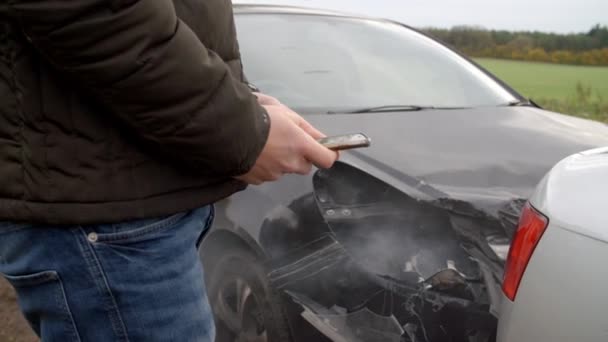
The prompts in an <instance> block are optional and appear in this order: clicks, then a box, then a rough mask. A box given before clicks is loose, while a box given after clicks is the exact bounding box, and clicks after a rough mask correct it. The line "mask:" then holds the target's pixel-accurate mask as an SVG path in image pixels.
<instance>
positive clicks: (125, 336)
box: [0, 0, 337, 342]
mask: <svg viewBox="0 0 608 342" xmlns="http://www.w3.org/2000/svg"><path fill="white" fill-rule="evenodd" d="M262 44H263V42H262V40H261V41H260V48H263V46H262ZM321 136H322V135H321V133H320V132H318V131H317V130H315V129H314V128H313V127H311V126H310V125H309V124H308V123H306V122H305V121H304V120H303V119H302V118H301V117H299V116H298V115H297V114H295V113H293V112H291V111H290V110H289V109H287V108H286V107H284V106H282V105H280V104H279V103H278V102H277V101H276V100H274V99H272V98H269V97H266V96H262V95H260V97H259V100H258V99H257V98H256V96H254V95H253V94H252V93H251V91H250V90H249V89H248V87H247V86H246V85H245V84H244V83H243V75H242V67H241V65H240V61H239V52H238V45H237V41H236V36H235V28H234V23H233V16H232V10H231V3H230V1H229V0H181V1H178V0H175V1H169V0H78V1H74V0H12V1H4V2H3V3H2V4H0V273H2V274H3V275H5V276H6V277H7V279H8V280H9V281H10V282H11V284H12V285H13V286H14V287H15V288H16V290H17V292H18V295H19V300H20V306H21V308H22V310H23V312H24V314H25V316H26V318H27V319H28V321H29V322H30V323H31V325H32V327H33V329H34V330H35V331H36V333H37V334H38V335H40V336H41V338H42V340H43V341H146V342H150V341H211V340H212V339H213V335H214V328H213V321H212V317H211V311H210V309H209V303H208V300H207V298H206V295H205V290H204V285H203V279H202V278H203V270H202V266H201V264H200V260H199V257H198V253H197V250H196V244H197V241H198V240H199V238H200V237H201V235H202V233H203V232H204V231H205V229H206V228H207V227H208V226H209V224H210V222H211V221H212V208H211V207H210V206H209V204H211V203H213V202H214V201H217V200H219V199H221V198H224V197H226V196H229V195H230V194H232V193H234V192H235V191H239V190H242V189H244V187H245V185H246V184H247V183H249V184H260V183H262V182H266V181H272V180H276V179H278V178H279V177H281V175H283V174H285V173H301V174H305V173H308V172H310V170H311V167H312V164H315V165H316V166H318V167H324V168H327V167H330V166H331V165H332V164H333V162H334V161H335V160H336V158H337V154H336V153H334V152H332V151H330V150H328V149H326V148H324V147H323V146H321V145H320V144H318V143H317V142H316V138H319V137H321Z"/></svg>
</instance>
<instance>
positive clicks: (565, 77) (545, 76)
mask: <svg viewBox="0 0 608 342" xmlns="http://www.w3.org/2000/svg"><path fill="white" fill-rule="evenodd" d="M476 61H477V62H478V63H479V64H481V65H482V66H483V67H485V68H486V69H488V70H489V71H490V72H492V73H493V74H495V75H496V76H498V77H499V78H500V79H502V80H503V81H505V82H506V83H507V84H509V85H510V86H511V87H513V88H514V89H515V90H517V91H518V92H519V93H520V94H522V95H523V96H525V97H527V98H531V99H532V100H534V101H535V102H536V103H538V104H540V105H541V106H542V107H544V108H546V109H549V110H553V111H556V112H560V113H564V114H571V115H576V116H581V117H584V118H588V119H592V120H598V121H603V122H606V123H608V67H589V66H574V65H559V64H547V63H533V62H520V61H508V60H499V59H485V58H479V59H476Z"/></svg>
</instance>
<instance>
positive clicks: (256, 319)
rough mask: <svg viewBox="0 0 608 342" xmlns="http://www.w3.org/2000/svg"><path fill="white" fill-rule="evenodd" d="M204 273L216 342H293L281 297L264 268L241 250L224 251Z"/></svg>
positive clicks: (250, 255) (249, 254) (252, 256)
mask: <svg viewBox="0 0 608 342" xmlns="http://www.w3.org/2000/svg"><path fill="white" fill-rule="evenodd" d="M210 271H211V273H210V274H207V284H208V285H207V287H208V296H209V300H210V302H211V306H212V308H213V313H214V316H215V321H216V329H217V338H216V342H290V341H292V339H291V336H290V333H289V326H288V324H287V319H286V317H285V315H284V311H283V306H282V301H281V297H280V296H279V295H278V294H277V293H276V292H275V291H274V290H273V289H272V288H271V287H270V285H269V284H268V280H267V277H266V274H267V273H266V272H265V269H264V267H262V265H260V263H259V262H258V261H257V260H256V258H255V256H254V255H253V254H251V253H249V252H247V251H244V250H242V249H241V248H231V249H230V248H229V249H226V250H225V251H224V252H223V253H222V254H221V256H220V259H219V261H218V262H214V263H213V266H212V267H211V270H210Z"/></svg>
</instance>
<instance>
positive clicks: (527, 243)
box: [502, 203, 549, 301]
mask: <svg viewBox="0 0 608 342" xmlns="http://www.w3.org/2000/svg"><path fill="white" fill-rule="evenodd" d="M548 223H549V220H548V219H547V218H546V217H545V216H543V215H542V214H541V213H539V212H538V211H536V209H534V208H532V206H531V205H530V204H529V203H527V204H526V206H525V207H524V210H523V212H522V214H521V217H520V219H519V226H518V227H517V231H516V232H515V236H514V237H513V242H512V243H511V248H510V249H509V257H508V258H507V266H506V268H505V276H504V280H503V283H502V290H503V292H504V293H505V295H506V296H507V297H508V298H509V299H510V300H512V301H513V300H515V295H516V294H517V289H518V288H519V282H520V281H521V278H522V276H523V275H524V271H525V270H526V266H528V261H530V257H531V256H532V253H533V252H534V249H535V248H536V245H537V244H538V242H539V241H540V238H541V237H542V236H543V233H544V232H545V229H546V228H547V224H548Z"/></svg>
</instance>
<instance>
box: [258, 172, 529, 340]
mask: <svg viewBox="0 0 608 342" xmlns="http://www.w3.org/2000/svg"><path fill="white" fill-rule="evenodd" d="M314 185H315V195H314V196H315V198H314V199H315V203H316V205H317V206H318V210H319V212H320V213H321V216H322V219H323V221H324V222H325V224H326V225H327V227H328V229H327V231H326V232H324V233H323V234H321V235H319V236H318V237H316V238H315V239H311V240H310V241H309V242H307V243H306V244H303V245H301V246H298V247H297V248H292V249H290V250H289V251H288V252H287V253H285V254H283V255H282V257H281V259H280V260H279V261H277V260H275V261H274V264H273V265H271V269H272V271H271V272H270V274H269V279H270V281H271V284H272V285H273V286H274V287H275V288H277V289H279V290H283V291H284V293H285V294H286V297H287V298H289V299H290V300H291V301H293V302H294V303H296V304H297V305H298V306H300V308H301V316H302V317H303V318H304V319H305V320H306V321H307V322H308V323H309V324H311V325H312V326H314V327H315V328H316V329H317V330H319V331H320V332H321V333H323V334H324V335H325V336H326V337H327V338H329V339H331V340H332V341H336V342H342V341H353V342H359V341H360V342H368V341H369V342H372V341H374V342H375V341H403V342H406V341H416V342H434V341H466V342H489V341H493V339H494V336H495V332H496V323H497V320H496V317H495V314H496V312H497V309H498V306H499V300H500V285H499V284H500V283H501V278H502V269H503V265H504V261H505V258H506V254H507V251H508V245H509V241H510V236H511V233H512V232H513V231H514V226H515V225H516V214H515V213H517V212H518V210H519V207H520V206H521V205H523V203H524V201H522V200H521V199H515V200H512V201H508V202H506V203H503V204H502V205H499V206H494V207H493V208H494V209H496V210H494V211H492V212H490V211H483V210H480V209H479V207H477V206H474V205H473V204H471V203H467V202H464V201H459V200H455V199H445V198H444V199H437V200H435V201H419V200H416V199H414V198H411V197H408V196H407V195H405V194H403V193H402V192H399V191H396V190H395V189H393V188H391V187H390V186H388V185H386V184H384V183H382V182H380V181H378V180H376V179H373V178H370V177H366V175H365V174H364V173H363V172H360V171H358V170H356V169H354V168H350V167H348V166H344V167H342V168H341V167H340V166H338V167H336V168H334V169H332V170H330V171H321V172H319V173H318V174H317V175H316V176H315V179H314ZM304 229H305V228H304Z"/></svg>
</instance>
